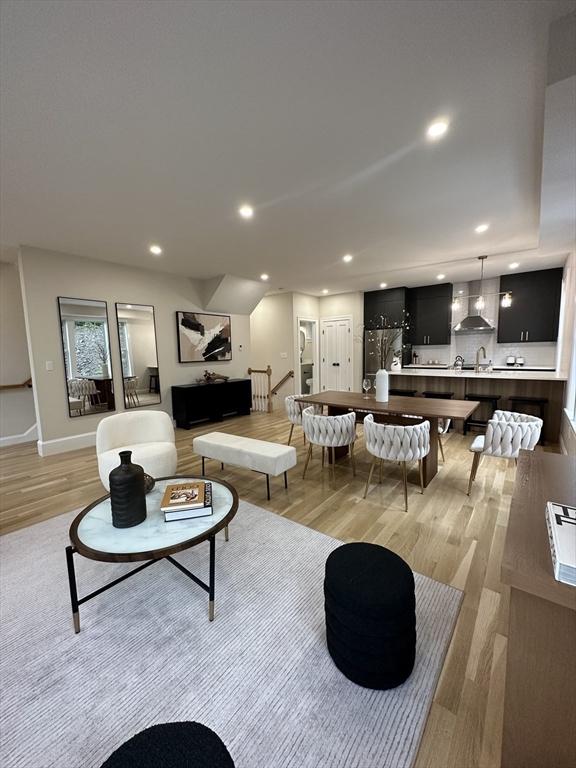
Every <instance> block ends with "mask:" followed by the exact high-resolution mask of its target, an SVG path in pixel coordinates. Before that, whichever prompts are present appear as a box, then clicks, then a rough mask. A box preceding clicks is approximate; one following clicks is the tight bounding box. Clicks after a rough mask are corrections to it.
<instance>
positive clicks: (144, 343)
mask: <svg viewBox="0 0 576 768" xmlns="http://www.w3.org/2000/svg"><path fill="white" fill-rule="evenodd" d="M116 319H117V320H118V336H119V340H120V355H121V358H122V384H123V386H124V406H125V407H126V408H141V407H142V406H145V405H155V404H157V403H159V402H160V401H161V397H160V374H159V372H158V350H157V346H156V324H155V322H154V307H152V306H149V305H147V304H116Z"/></svg>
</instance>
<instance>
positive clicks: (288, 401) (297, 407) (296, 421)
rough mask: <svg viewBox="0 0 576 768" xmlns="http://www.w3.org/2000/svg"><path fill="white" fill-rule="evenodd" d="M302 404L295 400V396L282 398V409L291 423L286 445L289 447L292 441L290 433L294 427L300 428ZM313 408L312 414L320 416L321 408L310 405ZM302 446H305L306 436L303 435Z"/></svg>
mask: <svg viewBox="0 0 576 768" xmlns="http://www.w3.org/2000/svg"><path fill="white" fill-rule="evenodd" d="M303 405H304V404H303V403H302V402H299V401H298V400H296V395H288V396H287V397H285V398H284V407H285V408H286V415H287V416H288V419H289V420H290V421H291V422H292V423H291V424H290V434H289V435H288V445H290V441H291V440H292V433H293V432H294V425H296V426H298V427H301V426H302V408H303ZM310 407H311V408H313V410H314V413H315V414H316V415H320V414H321V413H322V406H321V405H312V406H310ZM304 445H306V435H304Z"/></svg>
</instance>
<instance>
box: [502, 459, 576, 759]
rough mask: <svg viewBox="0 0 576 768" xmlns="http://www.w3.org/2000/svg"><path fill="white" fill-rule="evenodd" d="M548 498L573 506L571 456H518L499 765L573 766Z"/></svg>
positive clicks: (566, 614)
mask: <svg viewBox="0 0 576 768" xmlns="http://www.w3.org/2000/svg"><path fill="white" fill-rule="evenodd" d="M547 501H556V502H560V503H563V504H569V505H572V506H574V505H576V458H575V457H573V456H559V455H558V454H551V453H544V452H543V451H534V452H533V451H520V458H519V459H518V470H517V473H516V483H515V485H514V494H513V496H512V503H511V505H510V518H509V522H508V532H507V535H506V544H505V547H504V554H503V557H502V574H501V576H502V581H503V582H504V584H508V585H509V586H510V625H509V631H508V654H507V662H506V695H505V701H504V730H503V737H502V768H574V766H576V708H575V707H574V697H575V695H576V587H571V586H568V585H567V584H562V583H561V582H559V581H556V579H555V578H554V574H553V571H552V560H551V557H550V546H549V544H548V531H547V528H546V518H545V507H546V502H547Z"/></svg>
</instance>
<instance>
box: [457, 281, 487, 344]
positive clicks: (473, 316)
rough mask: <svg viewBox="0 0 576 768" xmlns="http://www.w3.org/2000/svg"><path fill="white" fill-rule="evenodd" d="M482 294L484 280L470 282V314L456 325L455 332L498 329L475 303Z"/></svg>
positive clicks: (464, 332)
mask: <svg viewBox="0 0 576 768" xmlns="http://www.w3.org/2000/svg"><path fill="white" fill-rule="evenodd" d="M481 295H482V282H481V281H476V282H474V283H468V314H467V315H466V317H465V318H464V319H463V320H461V321H460V322H459V323H457V325H455V326H454V333H457V334H458V335H464V334H467V333H494V331H495V330H496V329H495V328H494V326H493V325H491V324H490V323H489V322H488V320H486V318H485V317H482V315H481V314H480V312H479V310H478V309H476V307H475V303H476V301H477V299H478V297H479V296H481Z"/></svg>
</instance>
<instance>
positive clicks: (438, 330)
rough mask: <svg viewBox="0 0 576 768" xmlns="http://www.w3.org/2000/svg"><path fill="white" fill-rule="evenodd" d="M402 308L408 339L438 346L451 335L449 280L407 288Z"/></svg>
mask: <svg viewBox="0 0 576 768" xmlns="http://www.w3.org/2000/svg"><path fill="white" fill-rule="evenodd" d="M406 294H407V296H406V309H407V311H408V313H409V315H410V332H409V342H410V343H411V344H418V345H422V344H430V345H434V346H441V345H442V344H450V337H451V334H452V328H451V322H452V283H440V284H438V285H425V286H422V287H421V288H408V290H407V291H406Z"/></svg>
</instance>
